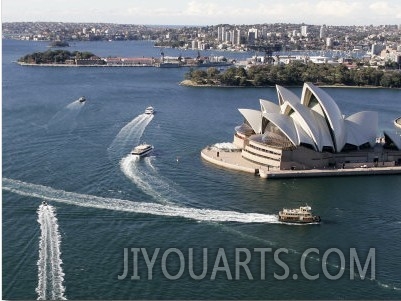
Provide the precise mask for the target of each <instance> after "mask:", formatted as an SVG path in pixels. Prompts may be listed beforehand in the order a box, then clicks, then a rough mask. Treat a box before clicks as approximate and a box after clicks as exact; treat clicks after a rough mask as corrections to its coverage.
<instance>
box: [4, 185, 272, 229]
mask: <svg viewBox="0 0 401 301" xmlns="http://www.w3.org/2000/svg"><path fill="white" fill-rule="evenodd" d="M3 190H5V191H10V192H13V193H16V194H19V195H23V196H27V197H33V198H39V199H41V200H46V201H53V202H58V203H64V204H69V205H75V206H81V207H88V208H97V209H107V210H113V211H122V212H132V213H138V214H150V215H157V216H167V217H181V218H186V219H192V220H196V221H204V222H238V223H280V222H279V221H278V217H277V215H274V214H261V213H242V212H236V211H224V210H212V209H199V208H189V207H180V206H177V205H163V204H156V203H144V202H136V201H130V200H122V199H115V198H104V197H98V196H94V195H88V194H79V193H75V192H68V191H64V190H58V189H53V188H50V187H47V186H42V185H37V184H32V183H27V182H22V181H19V180H13V179H8V178H3Z"/></svg>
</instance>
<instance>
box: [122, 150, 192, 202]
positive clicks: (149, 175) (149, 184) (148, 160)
mask: <svg viewBox="0 0 401 301" xmlns="http://www.w3.org/2000/svg"><path fill="white" fill-rule="evenodd" d="M154 160H156V157H154V156H150V157H145V158H142V159H141V158H138V157H137V156H132V155H130V154H129V155H127V156H125V157H124V158H122V159H121V161H120V169H121V171H122V172H123V173H124V175H125V176H126V177H127V178H128V179H130V180H131V181H132V182H133V183H134V184H135V185H136V186H137V187H138V188H139V189H141V190H142V191H143V192H144V193H146V194H147V195H149V196H151V197H152V198H153V199H154V201H156V202H158V203H162V204H170V205H173V204H177V203H180V204H189V203H188V202H187V200H188V199H189V198H188V197H186V196H184V195H183V194H182V193H180V192H179V191H178V188H177V187H175V185H174V183H170V182H169V181H168V180H167V179H165V178H164V177H162V176H161V175H160V173H159V171H158V169H157V168H156V167H155V166H154V165H153V161H154ZM171 200H176V202H177V203H175V202H172V201H171Z"/></svg>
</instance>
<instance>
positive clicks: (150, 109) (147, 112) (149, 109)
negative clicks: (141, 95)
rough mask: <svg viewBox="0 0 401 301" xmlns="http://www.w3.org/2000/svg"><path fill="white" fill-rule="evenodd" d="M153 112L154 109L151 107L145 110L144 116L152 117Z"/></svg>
mask: <svg viewBox="0 0 401 301" xmlns="http://www.w3.org/2000/svg"><path fill="white" fill-rule="evenodd" d="M154 112H155V109H154V108H153V107H147V108H146V109H145V114H148V115H152V114H153V113H154Z"/></svg>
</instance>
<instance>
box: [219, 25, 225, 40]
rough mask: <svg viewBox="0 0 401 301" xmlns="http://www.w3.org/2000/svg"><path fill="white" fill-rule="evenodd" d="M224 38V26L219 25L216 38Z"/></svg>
mask: <svg viewBox="0 0 401 301" xmlns="http://www.w3.org/2000/svg"><path fill="white" fill-rule="evenodd" d="M224 38H225V28H224V26H219V27H218V28H217V40H218V41H219V42H223V41H224Z"/></svg>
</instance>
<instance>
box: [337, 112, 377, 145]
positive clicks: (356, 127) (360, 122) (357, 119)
mask: <svg viewBox="0 0 401 301" xmlns="http://www.w3.org/2000/svg"><path fill="white" fill-rule="evenodd" d="M344 122H345V131H346V143H349V144H353V145H356V146H359V145H362V144H364V143H366V142H369V143H370V145H371V146H373V145H374V143H375V140H376V135H377V128H378V124H379V116H378V114H377V112H372V111H362V112H358V113H355V114H353V115H351V116H349V117H347V118H346V119H345V121H344Z"/></svg>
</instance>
